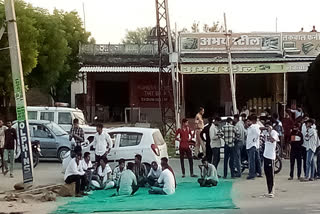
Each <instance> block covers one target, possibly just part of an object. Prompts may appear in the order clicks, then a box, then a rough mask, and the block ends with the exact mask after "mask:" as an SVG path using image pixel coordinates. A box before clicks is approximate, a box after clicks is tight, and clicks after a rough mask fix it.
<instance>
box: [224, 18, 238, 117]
mask: <svg viewBox="0 0 320 214" xmlns="http://www.w3.org/2000/svg"><path fill="white" fill-rule="evenodd" d="M223 16H224V28H225V31H226V34H225V35H226V37H227V38H226V48H227V54H228V62H229V76H230V86H231V97H232V107H233V114H237V113H238V109H237V100H236V87H235V84H234V76H233V69H232V58H231V45H230V35H231V33H229V32H228V28H227V18H226V14H225V13H224V14H223Z"/></svg>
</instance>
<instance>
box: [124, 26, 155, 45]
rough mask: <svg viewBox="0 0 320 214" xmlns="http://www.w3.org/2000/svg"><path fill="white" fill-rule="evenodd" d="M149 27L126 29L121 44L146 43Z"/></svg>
mask: <svg viewBox="0 0 320 214" xmlns="http://www.w3.org/2000/svg"><path fill="white" fill-rule="evenodd" d="M151 29H152V28H151V27H141V28H137V29H136V30H127V33H126V35H125V37H124V39H123V40H122V43H123V44H139V45H141V44H146V43H147V40H148V36H149V35H150V31H151Z"/></svg>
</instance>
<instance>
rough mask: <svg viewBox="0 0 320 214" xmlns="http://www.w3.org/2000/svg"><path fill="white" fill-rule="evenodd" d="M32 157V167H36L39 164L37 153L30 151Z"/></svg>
mask: <svg viewBox="0 0 320 214" xmlns="http://www.w3.org/2000/svg"><path fill="white" fill-rule="evenodd" d="M32 158H33V168H36V167H37V165H38V164H39V153H38V152H32Z"/></svg>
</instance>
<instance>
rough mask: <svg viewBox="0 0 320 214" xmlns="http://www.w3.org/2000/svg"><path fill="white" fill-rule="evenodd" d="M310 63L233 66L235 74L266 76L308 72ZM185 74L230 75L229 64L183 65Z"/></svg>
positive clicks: (182, 71)
mask: <svg viewBox="0 0 320 214" xmlns="http://www.w3.org/2000/svg"><path fill="white" fill-rule="evenodd" d="M309 65H310V63H308V62H302V63H256V64H254V63H252V64H233V65H232V68H233V72H234V73H236V74H264V73H268V74H270V73H286V72H307V70H308V67H309ZM181 73H183V74H228V73H229V66H228V64H182V65H181Z"/></svg>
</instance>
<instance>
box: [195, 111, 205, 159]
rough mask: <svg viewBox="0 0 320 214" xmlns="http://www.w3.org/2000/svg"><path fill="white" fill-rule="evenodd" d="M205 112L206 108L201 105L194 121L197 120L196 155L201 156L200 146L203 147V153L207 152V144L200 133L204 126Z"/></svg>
mask: <svg viewBox="0 0 320 214" xmlns="http://www.w3.org/2000/svg"><path fill="white" fill-rule="evenodd" d="M203 114H204V108H202V107H200V111H199V113H198V114H197V115H196V117H195V119H194V122H195V134H196V148H195V155H196V157H198V156H199V153H200V146H201V148H202V152H203V154H206V145H205V143H204V142H203V141H202V139H201V137H200V133H201V131H202V129H203V127H204V122H203Z"/></svg>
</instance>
